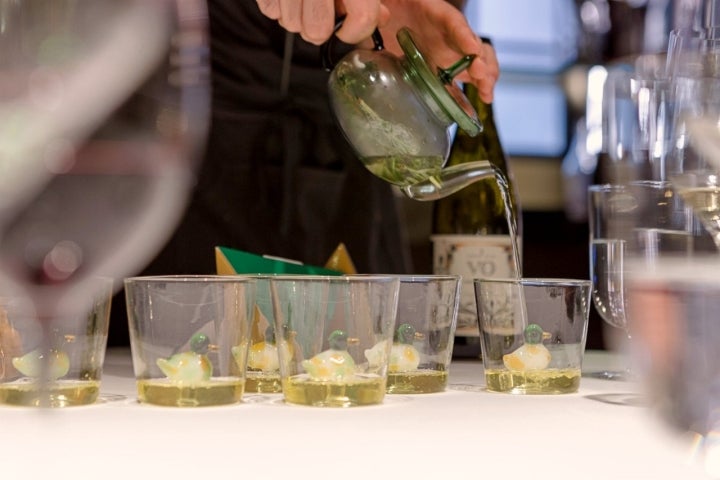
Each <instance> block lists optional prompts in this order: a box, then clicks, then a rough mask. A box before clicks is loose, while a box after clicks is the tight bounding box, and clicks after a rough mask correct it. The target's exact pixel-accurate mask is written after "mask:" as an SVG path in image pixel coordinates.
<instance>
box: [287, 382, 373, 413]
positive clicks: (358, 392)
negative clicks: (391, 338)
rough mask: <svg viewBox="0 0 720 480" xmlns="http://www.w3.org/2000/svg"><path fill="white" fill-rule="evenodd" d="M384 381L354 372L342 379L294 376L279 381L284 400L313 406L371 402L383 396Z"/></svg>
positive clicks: (369, 403) (344, 405)
mask: <svg viewBox="0 0 720 480" xmlns="http://www.w3.org/2000/svg"><path fill="white" fill-rule="evenodd" d="M385 386H386V381H385V379H384V378H383V377H379V376H376V375H372V376H370V375H368V376H360V375H357V376H355V377H353V378H352V379H350V380H346V381H343V382H337V381H334V382H330V381H319V380H312V379H310V377H309V376H307V375H295V376H294V377H290V378H288V379H285V380H284V381H283V394H284V395H285V401H286V402H288V403H296V404H299V405H310V406H314V407H354V406H360V405H374V404H378V403H381V402H382V401H383V398H385Z"/></svg>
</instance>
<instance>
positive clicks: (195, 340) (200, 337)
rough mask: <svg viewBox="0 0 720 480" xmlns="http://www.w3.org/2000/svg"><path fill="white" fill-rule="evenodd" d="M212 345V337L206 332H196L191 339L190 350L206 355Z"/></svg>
mask: <svg viewBox="0 0 720 480" xmlns="http://www.w3.org/2000/svg"><path fill="white" fill-rule="evenodd" d="M208 347H210V339H209V338H208V336H207V335H205V334H204V333H196V334H195V335H193V336H192V338H191V339H190V350H192V351H193V352H195V353H199V354H201V355H204V354H206V353H207V351H208Z"/></svg>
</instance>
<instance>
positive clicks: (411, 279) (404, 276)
mask: <svg viewBox="0 0 720 480" xmlns="http://www.w3.org/2000/svg"><path fill="white" fill-rule="evenodd" d="M371 275H374V274H370V273H358V274H354V275H353V276H357V277H364V276H371ZM390 276H392V277H395V278H398V279H399V280H400V282H401V283H403V282H404V283H421V282H426V281H428V280H446V281H460V280H462V276H461V275H451V274H447V273H427V274H425V273H421V274H414V273H398V274H391V275H390Z"/></svg>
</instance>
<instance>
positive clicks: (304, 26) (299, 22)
mask: <svg viewBox="0 0 720 480" xmlns="http://www.w3.org/2000/svg"><path fill="white" fill-rule="evenodd" d="M256 1H257V5H258V8H259V9H260V11H261V12H262V13H263V14H264V15H265V16H266V17H268V18H271V19H273V20H277V21H278V23H279V24H280V25H281V26H282V27H283V28H285V29H286V30H288V31H289V32H293V33H299V34H300V36H301V37H302V38H303V39H304V40H306V41H308V42H310V43H314V44H316V45H319V44H321V43H323V42H325V41H327V39H328V38H330V36H331V35H332V33H333V28H334V24H335V18H336V16H339V15H341V14H344V15H345V16H346V18H345V21H344V23H343V25H342V27H341V28H340V29H339V30H338V32H337V37H338V38H339V39H340V40H342V41H343V42H345V43H351V44H352V43H359V42H361V41H362V40H364V39H366V38H368V37H370V35H372V32H373V30H374V29H375V28H376V27H377V26H378V24H382V23H383V22H386V21H387V19H388V17H389V16H390V12H389V11H388V9H387V8H386V7H384V6H382V5H381V3H380V0H256Z"/></svg>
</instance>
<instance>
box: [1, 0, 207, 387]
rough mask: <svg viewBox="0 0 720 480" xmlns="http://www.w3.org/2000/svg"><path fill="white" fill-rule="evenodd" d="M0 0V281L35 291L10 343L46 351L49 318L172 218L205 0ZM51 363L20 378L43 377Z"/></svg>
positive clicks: (202, 45)
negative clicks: (3, 22)
mask: <svg viewBox="0 0 720 480" xmlns="http://www.w3.org/2000/svg"><path fill="white" fill-rule="evenodd" d="M0 6H1V7H2V11H3V13H4V14H5V15H7V18H8V19H9V20H12V21H9V25H10V26H9V27H8V29H6V30H4V31H3V32H2V34H0V54H2V55H3V58H4V61H3V63H2V65H0V82H1V83H2V86H3V88H2V90H1V91H2V93H0V109H2V110H3V115H2V118H1V119H0V122H3V123H2V126H3V128H0V166H2V168H3V172H4V173H3V175H1V176H0V182H2V183H1V184H0V191H2V193H0V289H2V292H3V294H4V295H17V296H21V297H23V298H25V297H26V298H29V299H30V301H31V302H32V304H33V307H34V315H35V316H36V317H37V322H36V323H37V325H38V329H39V330H40V332H39V334H38V335H26V336H24V338H22V353H26V352H28V351H32V350H35V349H37V350H38V351H40V352H41V353H45V355H44V357H43V358H49V356H50V355H49V353H50V351H51V350H52V349H53V348H54V347H53V345H52V341H51V337H52V336H53V335H54V332H53V331H52V329H53V328H54V327H53V325H57V324H58V322H59V319H61V318H66V317H68V316H72V315H77V314H81V313H82V312H81V311H80V310H81V307H80V306H81V305H84V304H86V303H87V301H88V299H90V298H93V297H94V296H95V295H96V294H97V293H98V291H99V290H100V289H101V288H102V283H101V282H98V281H96V279H97V278H98V277H103V278H109V279H111V280H114V281H115V283H116V285H115V289H117V288H119V287H120V284H119V282H118V280H119V279H121V278H123V277H125V276H128V275H130V274H133V273H135V272H136V271H139V270H140V269H141V268H143V267H144V266H145V264H146V263H147V262H149V261H150V259H152V257H153V256H154V255H155V254H156V253H157V251H158V250H159V249H160V248H161V247H162V245H163V244H164V242H165V241H166V239H167V237H168V236H169V235H170V233H171V232H172V230H173V229H174V227H175V224H176V223H177V222H178V221H179V219H180V216H181V214H182V212H183V209H184V206H185V203H186V201H187V199H188V197H189V193H190V191H191V188H192V185H193V182H194V170H195V166H196V163H197V159H198V154H199V153H200V151H201V147H202V144H203V140H204V137H205V133H206V130H207V117H208V116H207V112H208V107H209V89H208V83H207V58H206V57H207V55H206V54H207V41H206V38H205V33H204V31H205V18H206V15H205V13H204V8H205V7H204V2H202V1H200V0H189V1H188V0H183V1H180V0H153V1H152V2H147V1H143V0H127V1H123V2H116V1H113V0H53V1H52V2H43V1H28V2H15V1H9V0H0ZM6 58H7V59H8V61H5V59H6ZM60 323H62V322H60ZM71 370H72V366H71ZM50 373H51V372H50V366H49V364H48V363H47V362H44V363H43V364H42V368H41V369H40V370H39V374H38V376H37V378H34V379H31V380H32V381H36V382H37V385H39V386H40V387H41V388H45V387H48V388H50V389H51V388H52V387H51V386H48V384H47V383H46V382H44V381H45V380H51V379H52V378H51V377H52V375H50ZM25 380H28V379H25Z"/></svg>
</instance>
